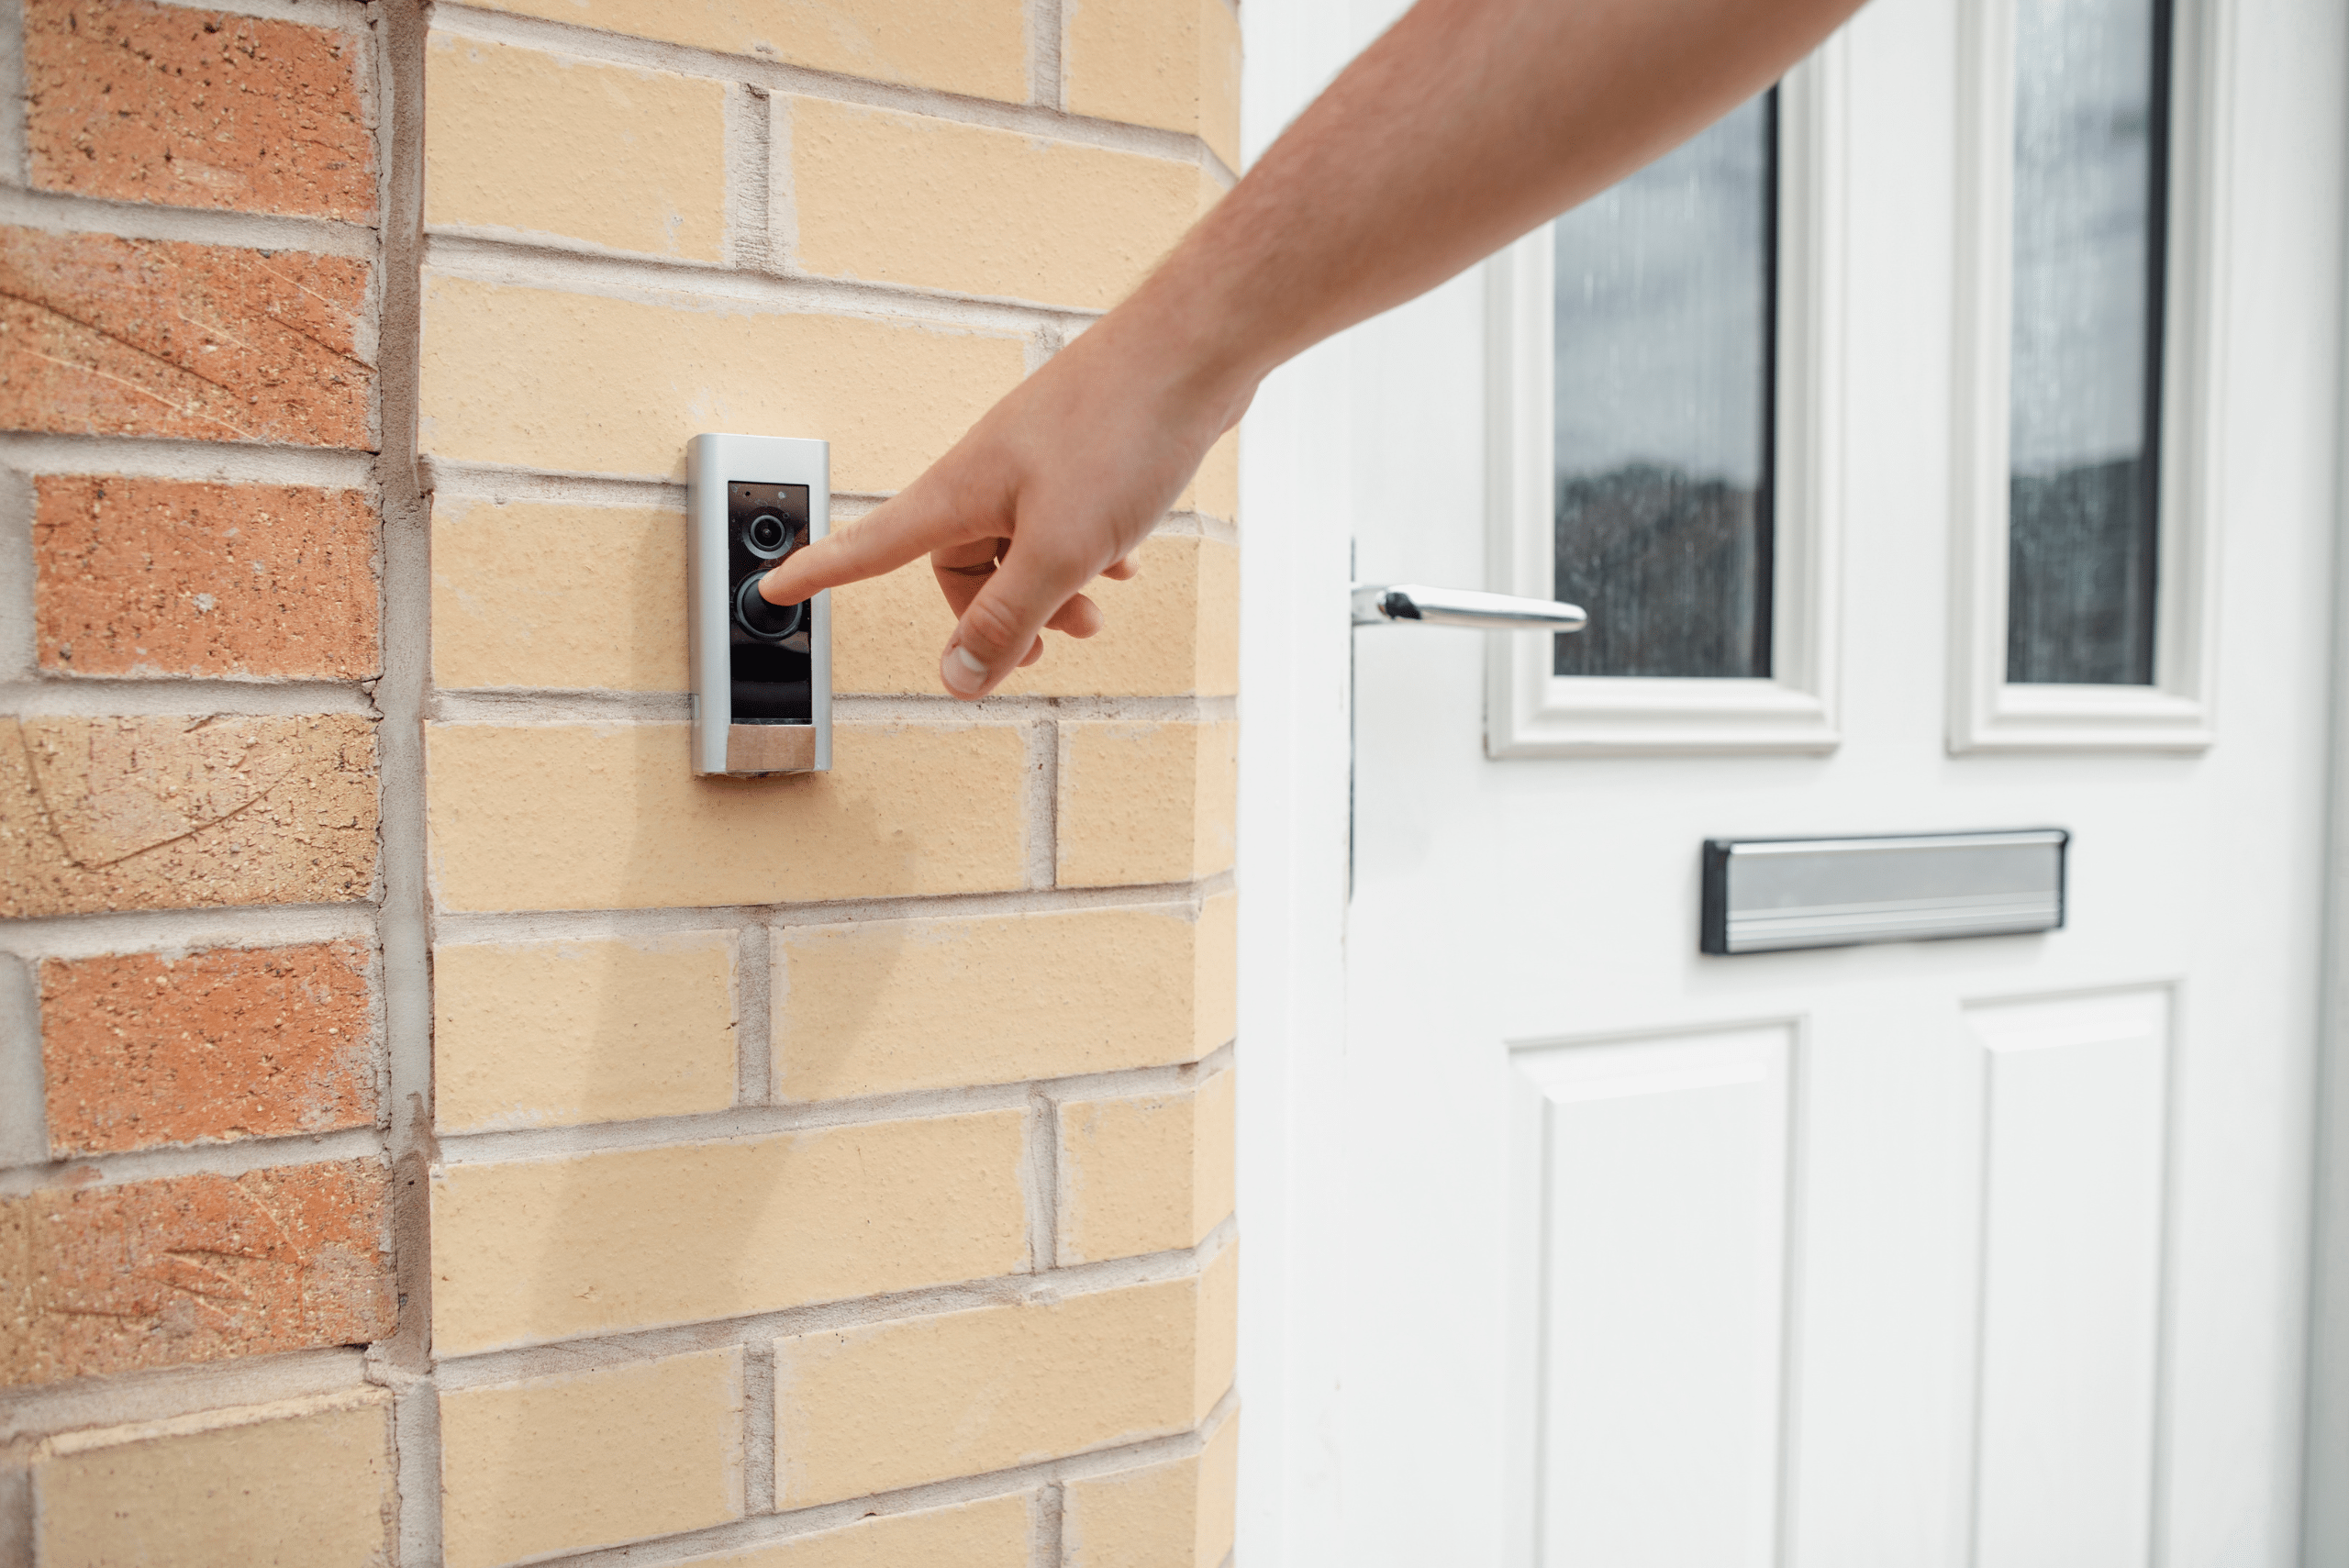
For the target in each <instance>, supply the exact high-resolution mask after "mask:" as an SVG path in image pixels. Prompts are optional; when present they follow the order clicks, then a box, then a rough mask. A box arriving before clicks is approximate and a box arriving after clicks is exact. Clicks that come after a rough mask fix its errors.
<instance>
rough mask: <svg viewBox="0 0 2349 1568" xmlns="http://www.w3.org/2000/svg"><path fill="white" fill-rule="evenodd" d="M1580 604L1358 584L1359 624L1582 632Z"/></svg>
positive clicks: (1414, 586) (1416, 586)
mask: <svg viewBox="0 0 2349 1568" xmlns="http://www.w3.org/2000/svg"><path fill="white" fill-rule="evenodd" d="M1589 618H1590V617H1587V616H1586V615H1584V614H1583V613H1582V606H1580V605H1565V604H1560V603H1559V602H1558V601H1557V600H1555V599H1521V598H1519V597H1518V596H1517V595H1514V594H1486V593H1480V592H1478V591H1477V590H1475V589H1473V588H1431V587H1428V586H1427V585H1425V584H1419V583H1395V584H1376V583H1357V584H1354V624H1355V625H1356V626H1398V625H1399V626H1408V625H1411V624H1412V623H1413V622H1418V623H1419V624H1420V625H1423V626H1465V627H1474V628H1476V629H1477V630H1479V631H1580V630H1581V629H1582V628H1583V625H1584V623H1585V622H1586V621H1587V620H1588V619H1589Z"/></svg>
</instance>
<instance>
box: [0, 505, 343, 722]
mask: <svg viewBox="0 0 2349 1568" xmlns="http://www.w3.org/2000/svg"><path fill="white" fill-rule="evenodd" d="M37 483H38V485H39V508H38V510H37V512H36V514H35V517H34V521H33V560H34V565H35V568H36V571H35V576H34V590H33V601H34V616H35V625H36V628H37V629H38V633H39V647H40V662H41V664H42V666H43V667H44V668H46V669H50V670H56V671H61V672H67V673H73V674H78V675H311V676H319V677H325V678H328V679H340V680H357V679H363V678H365V677H367V676H371V675H373V674H374V673H376V671H377V669H378V662H377V657H376V645H375V572H374V550H375V512H374V508H373V506H370V505H369V504H368V501H367V497H366V496H365V495H362V494H360V493H359V492H357V491H355V490H316V489H307V488H301V487H296V486H293V485H281V484H184V483H181V482H178V481H173V480H162V479H100V478H83V477H81V476H78V475H76V476H70V477H44V478H42V479H40V480H39V481H38V482H37Z"/></svg>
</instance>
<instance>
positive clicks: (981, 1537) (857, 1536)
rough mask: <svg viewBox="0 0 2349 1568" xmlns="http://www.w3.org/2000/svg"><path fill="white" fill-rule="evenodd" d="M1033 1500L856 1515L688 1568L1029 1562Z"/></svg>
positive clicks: (917, 1567) (981, 1567) (998, 1567)
mask: <svg viewBox="0 0 2349 1568" xmlns="http://www.w3.org/2000/svg"><path fill="white" fill-rule="evenodd" d="M1031 1507H1033V1503H1032V1501H1031V1499H1030V1497H1029V1496H1028V1495H1027V1494H1025V1493H1022V1494H1020V1495H1019V1496H1010V1497H989V1498H987V1499H986V1500H985V1502H979V1503H965V1504H963V1506H962V1507H957V1508H931V1509H929V1510H927V1511H925V1512H922V1513H918V1514H892V1515H888V1516H885V1517H883V1518H866V1519H859V1520H858V1521H857V1522H856V1523H854V1524H852V1525H850V1526H849V1527H848V1528H847V1529H828V1530H823V1531H820V1532H819V1533H818V1534H815V1535H806V1536H800V1537H798V1538H797V1539H796V1540H785V1541H778V1542H776V1543H775V1544H774V1545H773V1546H762V1547H757V1548H754V1549H753V1550H751V1551H729V1552H728V1553H727V1554H726V1555H725V1556H723V1557H696V1558H694V1559H692V1561H691V1562H690V1563H689V1564H688V1565H687V1568H1030V1562H1031V1561H1032V1560H1031V1559H1030V1556H1029V1545H1030V1537H1031V1531H1032V1529H1033V1523H1032V1520H1031V1519H1030V1508H1031ZM1053 1568H1059V1565H1058V1564H1054V1565H1053Z"/></svg>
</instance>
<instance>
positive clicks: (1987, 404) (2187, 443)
mask: <svg viewBox="0 0 2349 1568" xmlns="http://www.w3.org/2000/svg"><path fill="white" fill-rule="evenodd" d="M2231 24H2232V3H2231V0H2176V23H2175V28H2176V39H2175V43H2174V45H2173V53H2172V57H2171V64H2170V158H2169V195H2168V217H2169V234H2168V237H2167V242H2168V253H2167V256H2166V258H2165V288H2166V297H2165V301H2164V306H2163V316H2164V319H2163V323H2162V338H2163V363H2162V415H2161V419H2162V429H2161V442H2162V450H2161V474H2160V537H2159V539H2158V541H2157V544H2156V547H2155V548H2156V550H2157V552H2158V553H2157V556H2156V560H2157V562H2158V566H2157V570H2156V584H2157V585H2156V588H2155V590H2154V684H2152V685H2151V686H2090V685H2052V684H2044V685H2043V684H2029V685H2025V684H2014V683H2009V681H2008V680H2007V678H2006V664H2007V464H2008V445H2007V432H2008V391H2009V362H2008V361H2009V327H2010V321H2011V306H2012V295H2013V270H2014V253H2013V217H2014V97H2015V72H2014V39H2015V0H1976V3H1975V4H1971V5H1968V6H1965V23H1964V27H1965V39H1964V41H1963V46H1962V48H1963V62H1962V70H1963V76H1962V78H1961V83H1960V89H1959V90H1960V94H1961V98H1960V119H1959V127H1958V159H1959V169H1958V203H1959V210H1958V215H1957V216H1958V222H1957V233H1958V247H1959V254H1958V292H1957V312H1958V322H1957V343H1956V368H1957V378H1958V379H1957V386H1956V394H1955V396H1954V400H1953V402H1954V408H1955V411H1956V417H1957V427H1956V430H1955V432H1954V443H1953V468H1954V472H1953V477H1954V495H1953V498H1952V499H1953V509H1952V514H1951V551H1950V593H1951V601H1950V639H1951V640H1950V679H1951V689H1950V698H1949V749H1950V750H1951V751H1954V752H1965V751H2052V750H2067V751H2200V750H2202V749H2203V748H2205V747H2207V746H2209V745H2210V743H2211V741H2212V740H2214V739H2215V738H2216V729H2215V716H2214V713H2213V699H2214V698H2215V696H2216V695H2217V692H2218V669H2217V654H2218V636H2217V616H2218V598H2217V590H2218V582H2217V578H2218V572H2217V565H2218V552H2217V550H2216V549H2215V548H2214V546H2213V541H2212V537H2211V535H2212V530H2213V528H2214V527H2215V525H2216V521H2217V517H2218V497H2219V495H2220V489H2219V473H2218V467H2219V465H2218V462H2217V452H2218V450H2219V443H2218V440H2217V432H2216V431H2215V430H2214V429H2213V428H2212V421H2213V420H2214V418H2215V417H2216V413H2217V410H2218V409H2220V408H2221V407H2223V406H2225V405H2224V399H2223V397H2222V396H2221V394H2220V390H2219V375H2220V370H2221V354H2220V351H2219V350H2220V336H2219V334H2218V332H2217V330H2216V328H2217V322H2216V319H2215V312H2214V308H2213V302H2214V301H2216V300H2218V299H2220V298H2222V297H2223V296H2224V291H2223V280H2222V278H2221V267H2222V264H2223V261H2224V253H2225V248H2224V245H2223V243H2222V238H2223V236H2224V235H2225V234H2226V232H2227V226H2226V214H2225V197H2226V188H2225V181H2224V179H2223V178H2222V172H2223V171H2224V169H2225V168H2226V158H2225V155H2224V132H2225V127H2226V125H2227V121H2228V116H2227V113H2226V103H2225V100H2226V84H2227V83H2228V81H2229V79H2230V76H2231V74H2232V72H2230V71H2229V69H2228V61H2227V58H2226V57H2227V55H2228V53H2229V50H2227V47H2226V44H2227V39H2229V37H2230V36H2231V34H2232V25H2231Z"/></svg>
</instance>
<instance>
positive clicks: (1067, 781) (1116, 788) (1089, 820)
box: [1058, 722, 1240, 887]
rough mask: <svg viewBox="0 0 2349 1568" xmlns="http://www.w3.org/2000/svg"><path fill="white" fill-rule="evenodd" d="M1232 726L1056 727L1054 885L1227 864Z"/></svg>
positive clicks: (1144, 879)
mask: <svg viewBox="0 0 2349 1568" xmlns="http://www.w3.org/2000/svg"><path fill="white" fill-rule="evenodd" d="M1239 740H1240V732H1239V727H1238V726H1237V725H1234V724H1230V723H1215V724H1138V723H1120V722H1094V723H1076V724H1063V725H1062V726H1061V727H1060V744H1061V768H1060V812H1059V837H1060V848H1059V854H1060V860H1059V872H1058V875H1059V879H1060V883H1061V885H1062V886H1063V887H1105V886H1110V885H1113V884H1132V883H1155V882H1182V881H1186V880H1187V879H1189V878H1192V877H1198V876H1208V875H1212V874H1213V873H1216V872H1219V871H1222V870H1224V869H1226V868H1227V867H1229V866H1230V864H1231V852H1232V831H1233V814H1234V812H1235V809H1236V806H1237V799H1236V794H1235V792H1236V790H1237V787H1238V783H1239V761H1240V759H1239Z"/></svg>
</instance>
